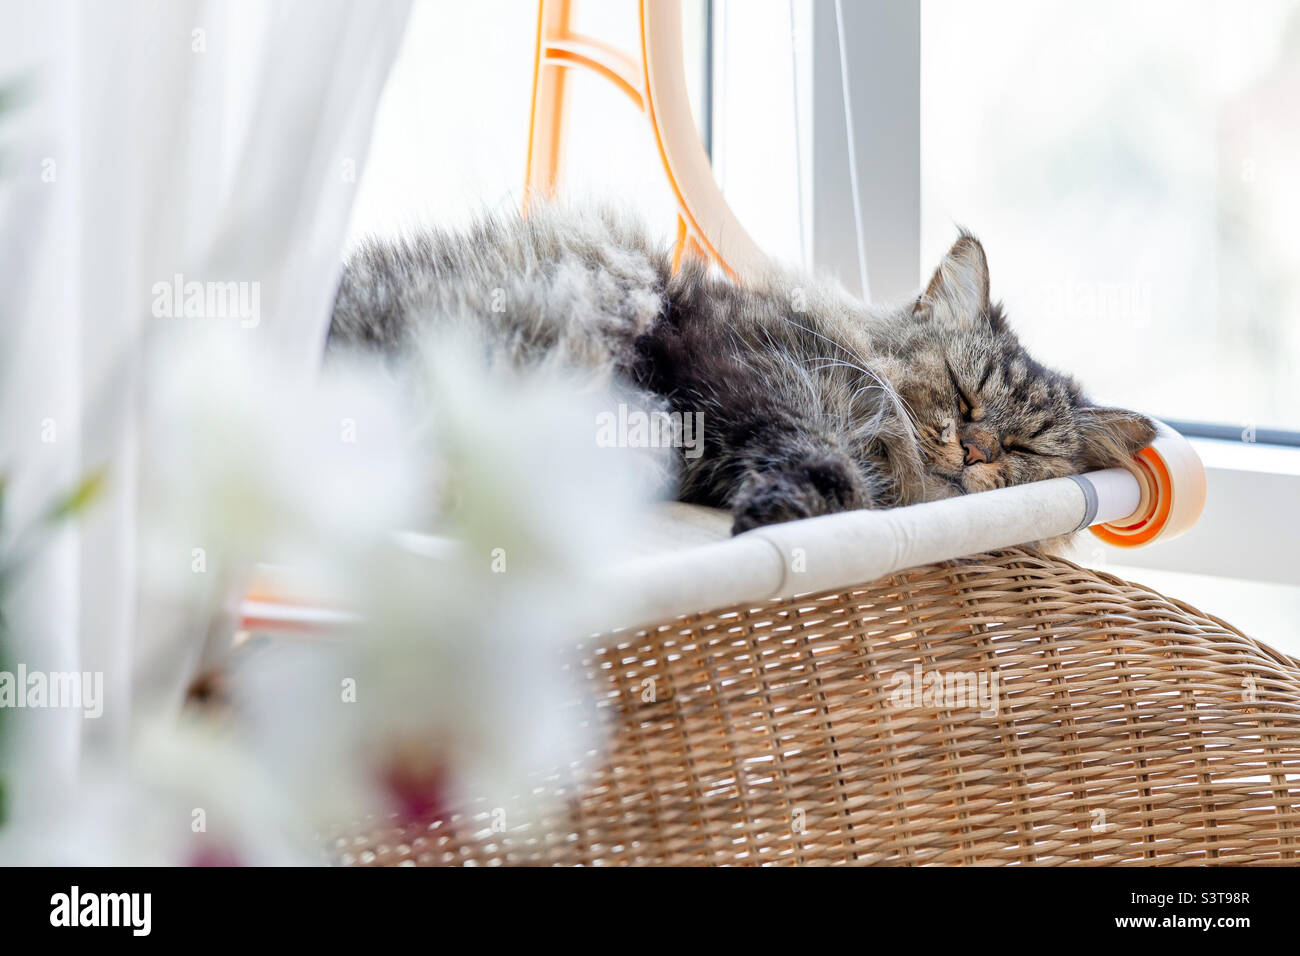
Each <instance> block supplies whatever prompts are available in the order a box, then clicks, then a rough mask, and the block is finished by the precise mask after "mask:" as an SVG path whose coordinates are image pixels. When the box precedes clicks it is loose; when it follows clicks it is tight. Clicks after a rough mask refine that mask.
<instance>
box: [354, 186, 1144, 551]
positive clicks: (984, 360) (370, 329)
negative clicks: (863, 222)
mask: <svg viewBox="0 0 1300 956" xmlns="http://www.w3.org/2000/svg"><path fill="white" fill-rule="evenodd" d="M429 327H445V328H447V329H455V330H456V331H458V332H459V333H461V334H465V333H467V332H468V333H470V334H473V335H475V336H476V339H477V341H480V342H482V343H483V345H484V347H485V354H486V355H487V356H488V358H489V360H490V361H496V362H505V363H509V364H512V365H516V366H526V365H532V364H543V363H545V364H558V365H560V366H562V367H567V368H570V369H572V370H574V371H575V372H579V373H581V374H582V375H584V376H586V377H588V378H590V377H591V376H593V375H594V376H595V377H596V378H597V379H613V380H614V381H615V382H617V383H618V384H620V385H622V386H623V387H624V388H631V389H633V390H635V392H636V393H638V395H639V397H640V399H641V401H642V402H643V404H644V407H645V408H646V409H651V408H654V409H660V410H667V411H670V412H678V413H683V414H691V413H696V412H703V416H704V417H703V440H704V451H703V454H701V455H699V456H698V457H688V456H683V457H682V458H681V473H680V483H679V488H678V497H679V498H680V499H681V500H683V501H690V502H696V503H700V504H706V505H713V506H715V507H719V508H726V509H729V510H730V511H731V513H732V515H733V516H734V524H733V532H734V533H739V532H742V531H745V530H748V529H750V528H754V527H757V526H759V525H765V524H772V523H775V522H780V521H789V520H792V519H796V518H806V517H810V516H812V515H820V514H827V513H830V512H836V511H843V510H847V509H853V508H888V507H891V506H894V505H905V504H913V503H915V502H920V501H930V500H934V499H938V498H945V497H950V496H953V495H957V494H965V493H967V492H974V491H984V490H986V489H991V488H1001V487H1003V486H1006V485H1015V484H1021V483H1023V482H1028V481H1036V480H1039V479H1043V478H1053V477H1059V476H1062V475H1068V474H1072V473H1077V472H1081V471H1086V470H1089V469H1094V468H1106V467H1111V466H1115V465H1119V464H1121V463H1122V462H1124V461H1126V460H1127V459H1128V458H1129V457H1130V456H1132V454H1133V453H1134V452H1135V451H1137V450H1138V449H1140V448H1142V447H1144V446H1145V445H1147V444H1148V443H1149V442H1150V441H1151V439H1152V438H1153V437H1154V434H1155V431H1154V428H1153V426H1152V423H1151V422H1150V420H1148V419H1147V418H1145V417H1143V416H1142V415H1139V414H1137V413H1135V412H1130V411H1125V410H1122V409H1115V408H1100V407H1097V406H1094V405H1093V404H1091V403H1090V402H1089V401H1088V400H1087V399H1086V398H1085V397H1084V395H1083V393H1082V392H1081V391H1080V388H1079V386H1078V385H1077V384H1076V383H1075V382H1074V381H1073V380H1072V379H1070V378H1069V377H1068V376H1066V375H1063V374H1061V373H1059V372H1055V371H1052V370H1051V369H1047V368H1044V367H1043V366H1042V365H1040V364H1039V363H1038V362H1036V361H1035V360H1034V359H1033V358H1031V357H1030V356H1029V355H1028V354H1027V353H1026V352H1025V350H1024V348H1023V347H1022V346H1021V345H1020V343H1019V341H1017V339H1016V337H1015V335H1014V334H1013V333H1012V331H1011V329H1010V328H1009V327H1008V325H1007V320H1006V317H1005V316H1004V314H1003V310H1002V308H1001V305H1000V304H998V303H995V302H992V301H991V300H990V298H989V272H988V263H987V260H986V259H985V256H984V250H983V248H982V247H981V246H980V243H979V242H978V240H976V239H975V237H974V236H971V235H969V234H967V233H964V232H963V233H962V235H961V236H960V238H958V239H957V241H956V243H955V244H954V245H953V247H952V249H951V250H950V251H949V252H948V254H947V255H946V256H945V257H944V259H943V261H942V262H941V263H940V264H939V267H938V269H936V270H935V273H934V276H933V278H932V279H931V280H930V282H929V284H928V285H927V286H926V287H925V290H924V291H923V292H922V293H921V294H920V295H918V296H916V297H915V298H914V299H912V300H909V301H907V302H905V303H902V304H898V305H894V306H874V305H864V304H863V303H862V302H860V301H858V300H856V299H854V298H852V297H850V296H849V295H848V294H847V293H845V292H844V291H843V290H842V289H841V288H840V287H839V286H837V285H836V284H834V283H830V282H827V281H825V280H818V279H814V278H813V277H811V276H808V275H806V274H802V273H798V272H795V271H789V270H786V269H783V268H780V267H776V266H773V267H772V268H771V269H770V271H769V272H768V273H767V274H765V275H763V276H761V277H759V278H757V279H755V280H752V281H749V282H748V283H747V284H746V285H744V286H740V285H737V284H735V283H733V282H731V281H730V280H728V279H727V278H726V277H723V276H720V275H718V274H716V272H714V271H710V270H708V269H707V268H705V267H704V266H702V265H700V264H698V263H686V264H684V266H683V268H682V269H681V270H680V271H679V272H677V273H675V274H674V272H673V270H672V257H671V253H670V251H669V250H668V249H666V248H662V247H660V246H659V245H657V244H656V243H654V242H652V241H651V240H650V239H649V238H648V237H647V236H646V234H645V233H644V232H642V231H641V230H639V229H638V228H636V226H635V225H633V224H631V223H629V222H628V221H627V220H626V219H624V218H621V217H619V216H616V215H614V214H613V213H611V212H609V211H607V210H600V211H594V212H586V213H582V212H574V211H563V210H560V209H554V208H552V209H541V210H538V211H535V212H533V213H531V214H530V215H529V216H528V217H527V218H523V217H520V216H517V215H514V216H507V217H488V218H485V219H483V220H482V221H480V222H478V223H477V224H476V225H474V226H473V227H471V228H470V229H468V230H467V231H466V232H464V233H462V234H453V233H447V232H437V231H430V232H421V233H419V234H416V235H413V236H410V237H408V238H406V239H403V240H399V241H394V242H371V243H369V244H367V245H365V246H364V247H362V248H361V249H360V250H359V251H358V252H356V254H355V255H354V256H353V257H352V258H351V260H350V261H349V262H348V264H347V267H346V269H345V271H344V275H343V280H342V284H341V286H340V288H339V292H338V297H337V300H336V303H335V306H334V316H333V322H332V325H331V329H330V339H329V343H330V347H331V348H332V349H340V348H348V347H360V348H373V349H379V350H382V351H384V352H387V353H389V354H390V355H394V356H401V355H402V354H403V353H404V352H405V351H406V350H408V349H411V348H414V347H415V346H414V343H415V342H416V340H417V333H418V332H419V331H420V330H422V329H426V328H429Z"/></svg>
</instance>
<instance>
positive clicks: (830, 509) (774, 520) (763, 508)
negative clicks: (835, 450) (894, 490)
mask: <svg viewBox="0 0 1300 956" xmlns="http://www.w3.org/2000/svg"><path fill="white" fill-rule="evenodd" d="M867 505H868V500H867V495H866V493H865V490H864V488H863V484H862V477H861V475H860V474H859V472H858V469H857V467H856V466H855V465H854V464H853V462H851V461H849V460H848V459H845V458H840V457H835V456H828V457H824V458H816V459H808V460H805V461H800V462H789V463H781V464H777V465H771V466H766V467H763V468H756V469H753V470H751V471H750V472H749V473H748V474H747V475H746V476H745V478H744V480H743V481H742V482H741V486H740V490H739V491H738V492H737V493H736V496H735V498H734V499H733V500H732V503H731V513H732V515H733V517H734V521H733V522H732V526H731V533H732V534H740V533H742V532H744V531H749V530H750V529H752V528H760V527H762V526H763V525H769V524H780V523H781V522H783V521H797V520H799V519H800V518H813V517H816V516H817V515H825V514H833V513H835V512H837V511H851V510H853V509H854V508H865V507H866V506H867Z"/></svg>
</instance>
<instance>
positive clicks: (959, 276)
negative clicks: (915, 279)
mask: <svg viewBox="0 0 1300 956" xmlns="http://www.w3.org/2000/svg"><path fill="white" fill-rule="evenodd" d="M912 315H914V316H915V317H916V318H918V319H922V320H925V319H931V318H934V319H940V320H942V319H947V320H949V321H952V322H957V323H960V324H967V323H973V322H976V321H988V319H989V261H988V259H987V258H985V256H984V247H983V246H981V245H980V241H979V240H978V239H976V238H975V237H974V236H972V235H971V234H970V233H968V232H962V234H961V237H960V238H958V240H957V241H956V242H955V243H953V246H952V248H951V249H949V250H948V254H947V255H946V256H944V257H943V261H942V262H940V263H939V268H937V269H935V270H934V276H933V277H932V278H931V279H930V284H929V285H928V286H926V287H925V292H924V293H922V294H921V295H920V296H919V297H918V298H917V300H916V304H915V305H914V306H913V307H912Z"/></svg>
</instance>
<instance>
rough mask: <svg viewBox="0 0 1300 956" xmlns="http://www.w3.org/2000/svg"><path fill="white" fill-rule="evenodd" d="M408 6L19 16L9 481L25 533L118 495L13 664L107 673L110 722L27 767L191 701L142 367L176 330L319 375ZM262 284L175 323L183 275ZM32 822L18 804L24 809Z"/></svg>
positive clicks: (96, 747)
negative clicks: (152, 710)
mask: <svg viewBox="0 0 1300 956" xmlns="http://www.w3.org/2000/svg"><path fill="white" fill-rule="evenodd" d="M407 13H408V0H355V2H348V0H242V2H240V0H207V2H205V0H166V2H163V0H155V2H149V0H105V2H93V0H84V2H79V0H43V2H41V3H30V2H21V0H15V2H12V3H2V4H0V90H4V91H7V95H6V97H5V100H4V104H5V105H4V107H3V108H2V109H0V471H2V472H4V473H5V474H7V476H8V489H7V494H6V501H5V516H6V521H7V527H9V528H10V529H12V528H13V527H14V526H15V525H17V524H20V523H22V522H23V521H25V520H28V519H30V518H31V517H32V516H33V515H34V514H36V513H37V511H38V510H39V509H40V508H41V507H42V506H43V504H44V503H45V502H47V501H48V500H49V498H50V495H51V494H52V493H54V492H56V491H57V490H59V489H62V488H67V487H71V486H72V485H74V484H75V483H76V482H77V481H78V480H79V479H80V478H81V477H82V476H84V475H85V474H86V473H87V472H88V471H90V470H91V469H94V468H97V467H100V466H104V467H106V468H107V475H108V484H107V488H106V492H105V496H104V498H102V499H101V500H100V501H99V502H98V503H97V505H96V507H95V508H94V509H93V510H91V511H90V512H89V513H88V515H87V517H86V520H85V521H84V522H81V523H79V524H77V525H75V526H66V527H64V528H63V530H61V531H60V532H59V533H58V536H57V538H56V539H55V540H54V541H53V542H52V545H51V546H50V547H48V548H46V549H44V550H43V551H42V553H41V556H40V558H39V559H38V561H36V562H35V563H34V564H33V565H31V566H30V567H28V568H27V569H26V573H25V575H24V576H23V578H22V579H21V580H20V581H19V582H18V583H17V585H16V589H15V591H14V593H13V594H12V595H11V596H10V599H9V601H8V602H7V603H8V611H9V617H10V620H9V624H10V630H11V632H12V634H13V644H14V646H13V647H11V648H9V650H8V658H9V663H10V664H12V663H13V662H15V661H21V662H23V663H24V664H25V665H26V666H27V668H28V669H29V670H46V671H92V672H93V671H100V672H102V673H103V674H104V682H105V688H104V714H103V716H102V717H101V718H100V719H99V720H86V719H84V718H83V717H82V714H81V713H80V712H79V711H74V710H50V711H46V712H43V713H40V714H30V715H24V719H25V721H27V724H26V726H25V727H24V734H23V738H22V740H23V743H24V745H25V754H20V755H19V756H20V757H22V756H26V757H27V758H28V759H34V760H36V761H38V762H39V765H40V766H41V768H42V769H43V770H45V771H54V772H56V773H57V774H65V773H66V774H69V775H71V774H74V773H75V771H76V767H77V765H78V762H79V761H80V760H81V759H83V758H85V757H86V756H88V755H91V754H94V755H99V754H113V753H115V752H119V751H120V749H121V748H122V746H123V745H124V744H125V742H126V740H127V739H128V736H129V732H130V727H131V722H132V713H133V710H137V709H138V708H139V702H140V701H141V699H142V698H144V697H147V698H149V699H150V700H152V701H166V700H174V701H178V700H179V696H180V693H181V690H182V687H183V683H184V681H185V679H186V678H187V676H188V675H187V673H186V671H187V668H189V667H192V665H193V662H194V660H195V658H196V656H197V654H198V650H199V648H198V644H199V641H200V640H201V638H202V634H201V633H198V632H197V631H196V627H198V625H196V623H195V622H185V621H178V620H177V619H176V618H175V616H174V615H172V614H170V613H169V610H168V609H166V608H156V607H151V606H150V598H149V591H148V581H145V580H142V579H141V572H140V567H141V565H140V563H139V561H138V546H139V541H138V520H137V519H138V516H139V515H140V514H141V512H142V509H145V508H147V507H148V502H142V501H141V500H140V494H139V489H140V480H141V477H142V472H143V471H144V470H145V469H147V468H148V467H149V449H147V448H146V447H144V444H145V442H144V441H143V440H142V436H141V431H140V428H139V421H138V418H139V409H140V408H141V405H142V401H143V397H144V395H145V393H146V392H147V390H148V388H149V382H148V380H147V377H145V376H143V375H142V374H141V367H140V366H139V365H138V364H137V363H136V362H135V361H134V359H135V358H137V357H138V355H139V353H140V351H141V343H142V342H143V340H144V339H145V338H146V336H148V335H151V334H152V332H153V331H154V330H156V329H157V328H158V325H159V324H168V325H170V327H171V328H173V329H175V328H183V327H184V326H183V323H185V322H189V321H198V322H207V323H212V322H226V323H228V324H229V325H230V334H239V335H247V336H252V337H255V339H254V341H256V342H257V348H258V349H265V350H268V351H269V352H273V353H275V355H276V361H277V363H278V368H280V369H282V372H283V374H284V375H285V376H304V375H310V374H312V371H313V370H314V369H315V367H316V366H317V364H318V362H319V358H320V353H321V347H322V344H323V339H324V334H325V330H326V327H327V322H328V312H329V305H330V301H331V299H332V295H333V288H334V282H335V280H336V276H337V269H338V263H339V258H340V254H341V246H342V241H343V236H344V230H345V227H346V224H347V220H348V214H349V209H350V206H351V203H352V199H353V195H354V193H355V190H356V188H357V180H358V178H359V176H360V173H361V169H362V165H363V161H364V158H365V154H366V148H367V144H368V140H369V136H370V126H371V118H372V116H373V114H374V109H375V104H376V101H377V99H378V97H379V94H380V91H381V89H382V87H383V84H384V82H385V79H386V77H387V74H388V70H389V66H390V65H391V63H392V61H393V59H394V58H395V56H396V53H397V49H398V46H399V43H400V40H401V36H402V32H403V29H404V26H405V22H406V18H407ZM178 275H179V276H183V277H184V281H186V282H189V281H198V282H203V283H226V282H232V281H233V282H236V283H241V284H243V286H242V288H244V289H249V288H256V289H257V301H258V305H259V308H258V315H257V316H256V321H255V322H254V321H253V320H252V318H251V317H249V316H244V320H243V321H241V320H240V319H239V318H234V319H214V318H211V317H207V318H204V319H198V320H195V319H185V318H180V317H167V316H165V315H164V316H161V317H160V316H159V315H157V314H155V313H156V312H157V311H158V310H157V307H156V301H155V300H156V298H157V295H156V291H155V289H156V286H157V285H158V284H159V283H172V282H173V281H174V277H175V276H178ZM15 809H18V808H15Z"/></svg>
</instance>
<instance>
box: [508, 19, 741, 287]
mask: <svg viewBox="0 0 1300 956" xmlns="http://www.w3.org/2000/svg"><path fill="white" fill-rule="evenodd" d="M572 6H573V5H572V0H540V2H539V3H538V5H537V46H536V53H535V59H534V64H533V105H532V118H531V121H530V125H529V131H528V169H527V173H526V175H525V180H524V184H525V189H524V208H525V209H527V207H528V204H529V203H530V202H533V201H535V200H537V199H539V198H552V197H554V196H555V194H556V186H557V183H558V180H559V170H560V160H561V153H562V147H563V141H564V112H565V86H566V84H565V79H566V74H567V73H568V71H569V70H570V69H574V68H578V67H581V68H585V69H588V70H591V71H592V72H593V73H595V74H596V75H597V76H600V77H603V78H604V79H606V80H609V81H610V82H612V83H613V84H614V85H615V86H617V87H618V88H619V89H620V90H622V91H623V92H624V93H625V94H626V95H627V97H628V98H629V99H630V100H631V101H632V102H633V103H634V104H635V105H636V107H637V109H639V110H640V111H641V112H642V113H644V114H645V116H646V119H647V120H649V122H650V127H651V129H652V130H653V132H654V138H655V144H656V146H657V147H658V150H659V159H660V161H661V162H662V163H663V168H664V173H665V175H666V176H667V177H668V184H669V186H671V187H672V190H673V195H674V196H675V197H676V199H677V243H676V246H675V248H674V251H673V267H674V268H677V267H678V266H679V265H680V263H681V258H682V256H683V255H684V254H690V255H698V256H703V257H705V258H707V259H708V260H709V261H711V262H714V263H716V264H717V265H718V266H719V267H720V268H721V269H722V270H723V271H725V272H726V273H727V274H728V275H730V276H731V277H732V278H733V279H739V278H741V277H742V276H744V275H746V274H750V273H753V272H756V271H759V270H761V269H762V268H763V265H764V263H765V262H766V257H765V256H764V255H763V253H762V251H761V250H760V249H759V248H758V246H757V244H755V242H754V241H753V239H751V238H750V237H749V234H748V233H746V232H745V230H744V228H743V227H742V226H741V225H740V222H739V221H738V220H737V219H736V217H735V214H734V213H732V211H731V209H730V207H728V206H727V203H726V200H725V199H723V196H722V190H721V189H719V188H718V184H717V182H716V181H715V180H714V178H713V170H712V167H711V166H710V164H709V157H708V154H707V153H706V152H705V151H704V145H703V143H701V142H700V137H699V134H698V133H697V132H696V129H695V123H694V120H693V119H692V117H691V108H690V101H689V99H688V97H687V92H686V71H685V66H684V64H683V60H682V8H681V0H641V2H640V4H639V19H640V40H641V42H640V49H639V50H637V51H636V53H635V55H634V54H629V53H627V52H625V51H623V50H620V49H618V48H617V47H615V46H613V45H611V44H609V43H606V42H604V41H602V40H599V39H596V38H594V37H588V36H583V35H581V34H578V33H575V32H573V30H572V28H571V22H572Z"/></svg>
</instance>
